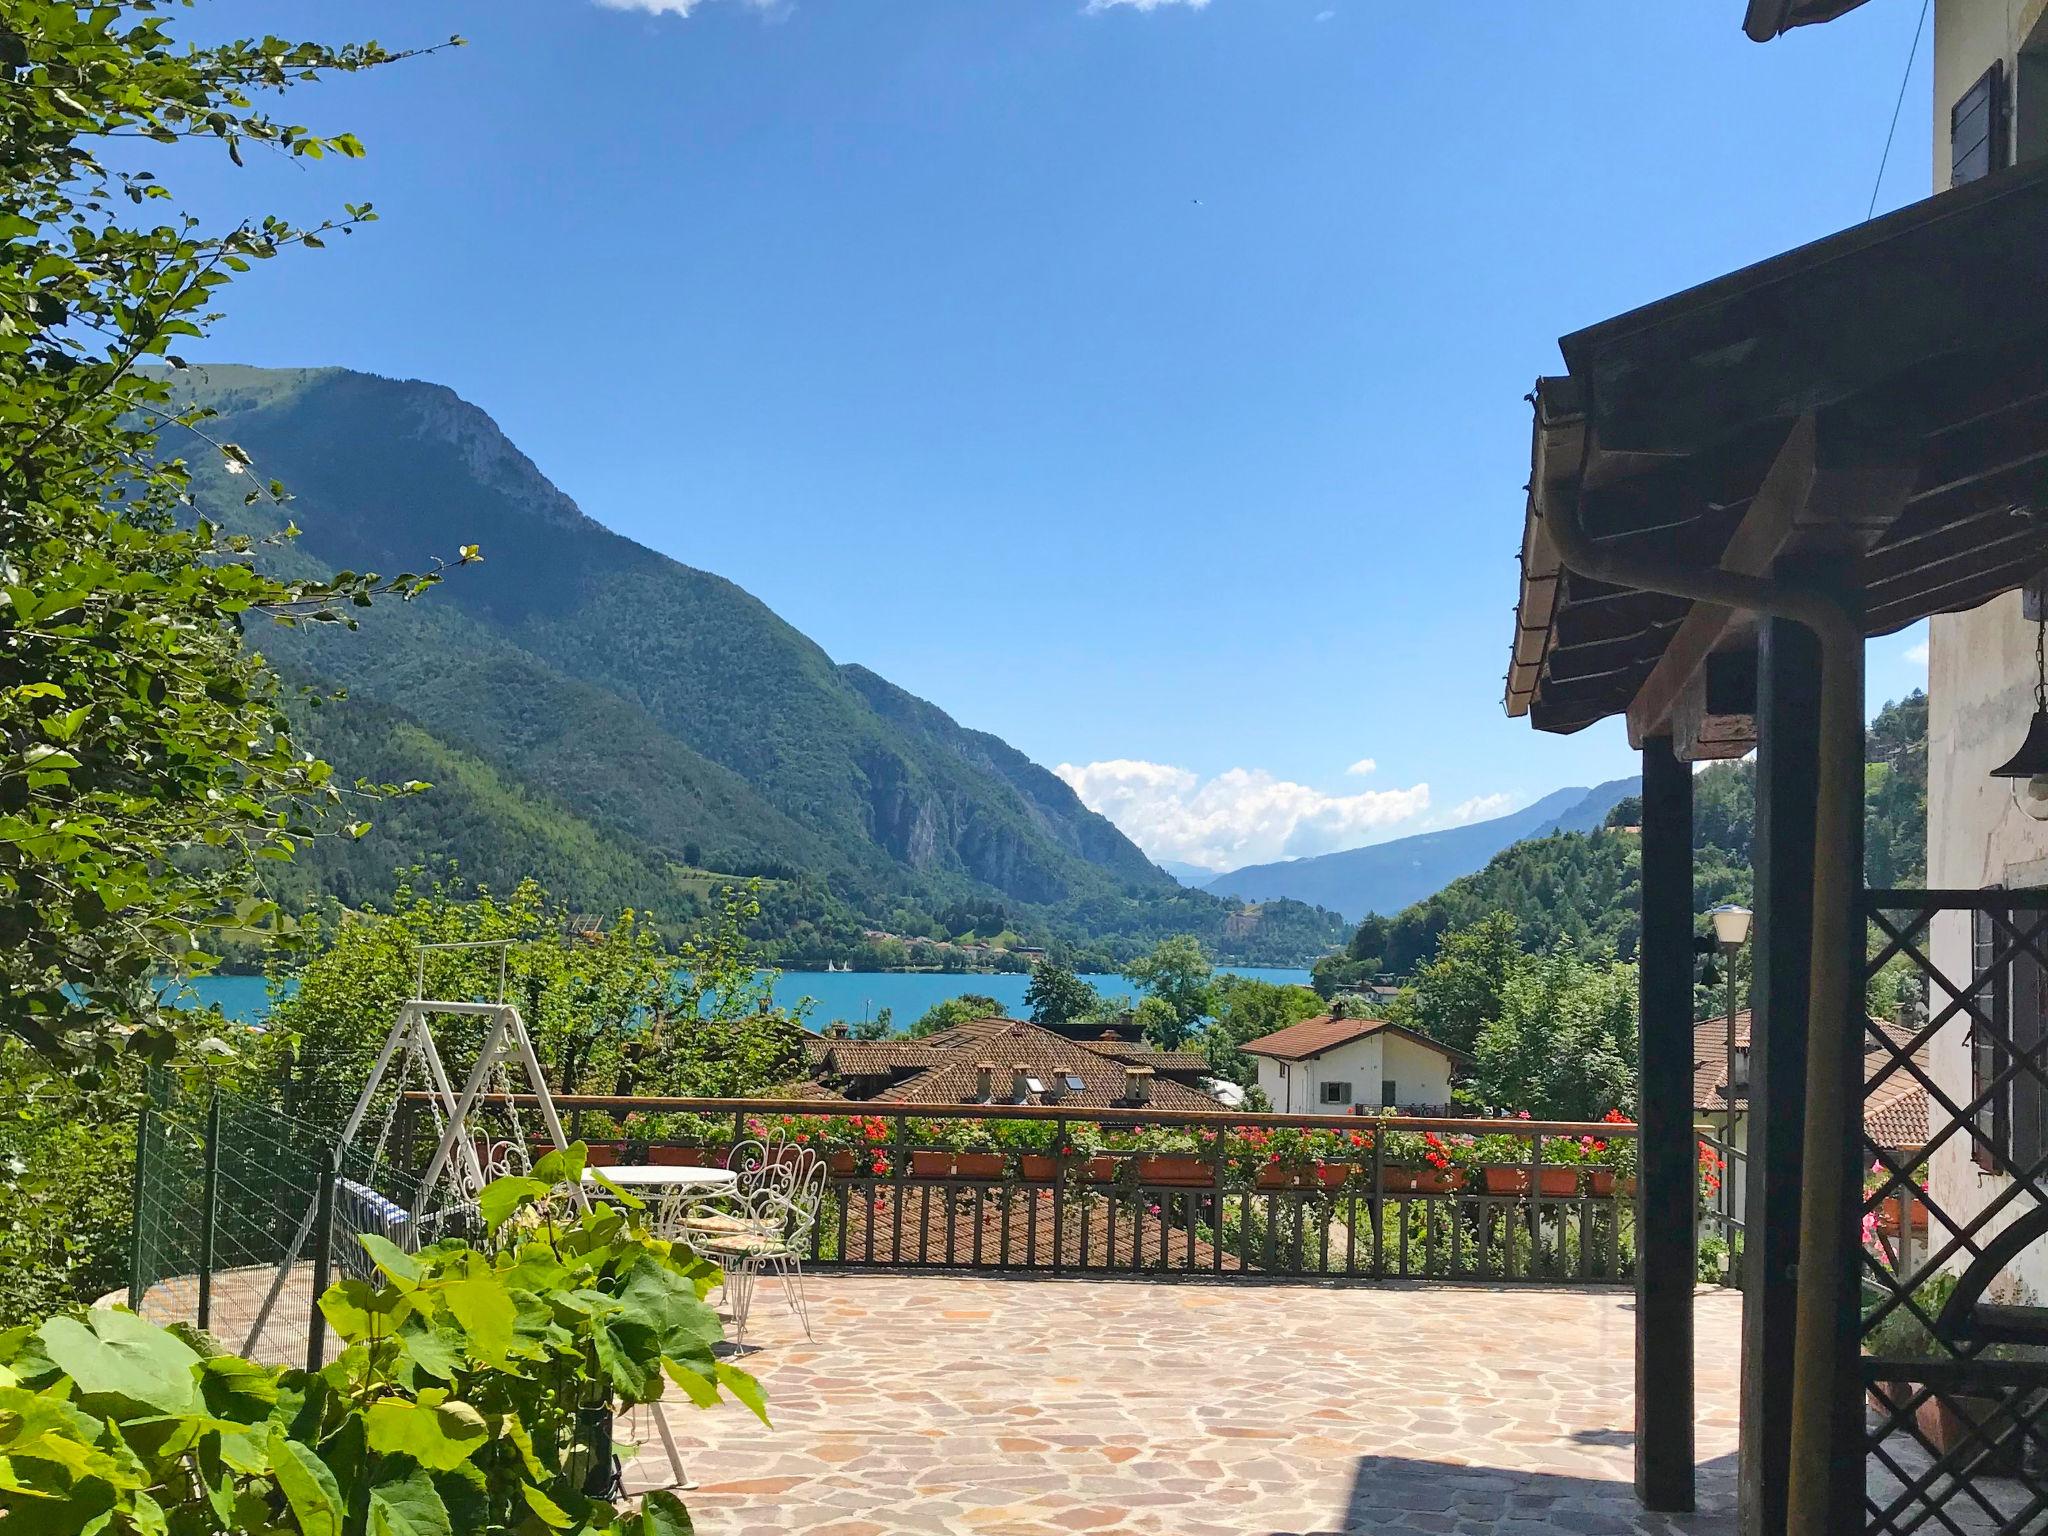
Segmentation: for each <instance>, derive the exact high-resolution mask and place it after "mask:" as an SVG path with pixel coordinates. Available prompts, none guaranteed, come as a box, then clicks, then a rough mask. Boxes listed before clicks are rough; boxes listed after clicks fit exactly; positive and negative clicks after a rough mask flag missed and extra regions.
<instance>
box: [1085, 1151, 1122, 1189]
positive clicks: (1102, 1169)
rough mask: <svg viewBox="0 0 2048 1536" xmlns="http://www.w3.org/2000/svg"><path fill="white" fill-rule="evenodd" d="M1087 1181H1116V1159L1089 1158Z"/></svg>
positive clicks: (1101, 1182)
mask: <svg viewBox="0 0 2048 1536" xmlns="http://www.w3.org/2000/svg"><path fill="white" fill-rule="evenodd" d="M1088 1182H1089V1183H1091V1184H1114V1183H1115V1182H1116V1159H1115V1158H1113V1157H1091V1158H1089V1159H1088Z"/></svg>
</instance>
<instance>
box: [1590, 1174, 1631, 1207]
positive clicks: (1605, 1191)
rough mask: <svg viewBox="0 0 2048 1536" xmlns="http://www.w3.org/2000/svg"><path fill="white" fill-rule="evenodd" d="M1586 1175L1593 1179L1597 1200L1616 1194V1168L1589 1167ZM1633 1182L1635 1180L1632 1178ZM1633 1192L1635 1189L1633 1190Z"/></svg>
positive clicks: (1594, 1194)
mask: <svg viewBox="0 0 2048 1536" xmlns="http://www.w3.org/2000/svg"><path fill="white" fill-rule="evenodd" d="M1586 1177H1587V1178H1588V1179H1590V1180H1591V1181H1592V1192H1593V1198H1594V1199H1595V1200H1606V1199H1608V1198H1610V1197H1611V1196H1612V1195H1613V1194H1614V1170H1613V1169H1612V1168H1588V1169H1587V1170H1586ZM1630 1182H1631V1183H1633V1182H1634V1181H1633V1180H1631V1181H1630ZM1630 1192H1631V1193H1633V1192H1634V1191H1633V1190H1631V1191H1630Z"/></svg>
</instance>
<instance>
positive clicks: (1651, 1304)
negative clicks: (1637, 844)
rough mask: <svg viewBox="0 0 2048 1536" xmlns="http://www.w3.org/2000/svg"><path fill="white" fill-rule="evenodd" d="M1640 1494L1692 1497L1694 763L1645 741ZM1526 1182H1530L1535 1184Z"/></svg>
mask: <svg viewBox="0 0 2048 1536" xmlns="http://www.w3.org/2000/svg"><path fill="white" fill-rule="evenodd" d="M1642 861H1643V876H1642V892H1643V896H1642V900H1643V937H1642V945H1641V948H1640V950H1639V952H1638V955H1637V959H1638V961H1639V967H1638V975H1639V978H1640V979H1639V986H1640V1012H1641V1025H1640V1033H1639V1037H1638V1049H1639V1051H1640V1053H1641V1067H1640V1070H1639V1074H1638V1083H1639V1086H1638V1092H1639V1096H1640V1100H1641V1105H1640V1109H1639V1110H1638V1113H1637V1120H1638V1122H1639V1124H1640V1126H1641V1131H1640V1142H1639V1156H1638V1162H1639V1165H1640V1166H1639V1172H1638V1175H1637V1179H1636V1199H1637V1201H1638V1202H1639V1203H1638V1205H1637V1209H1636V1497H1637V1498H1639V1499H1641V1500H1642V1503H1643V1507H1644V1508H1646V1509H1653V1510H1662V1511H1683V1510H1689V1509H1691V1508H1692V1507H1693V1315H1692V1301H1693V1283H1694V1281H1695V1279H1696V1278H1697V1275H1698V1269H1699V1250H1698V1247H1697V1246H1696V1244H1695V1242H1694V1240H1693V1206H1694V1204H1695V1193H1694V1178H1695V1161H1694V1152H1693V1130H1692V981H1693V909H1692V908H1693V901H1692V766H1691V764H1689V763H1684V762H1681V761H1679V759H1678V756H1677V754H1676V753H1675V752H1674V751H1673V749H1672V745H1671V738H1670V737H1669V736H1657V737H1652V738H1650V739H1649V740H1648V741H1646V742H1644V744H1643V835H1642ZM1532 1193H1533V1191H1532Z"/></svg>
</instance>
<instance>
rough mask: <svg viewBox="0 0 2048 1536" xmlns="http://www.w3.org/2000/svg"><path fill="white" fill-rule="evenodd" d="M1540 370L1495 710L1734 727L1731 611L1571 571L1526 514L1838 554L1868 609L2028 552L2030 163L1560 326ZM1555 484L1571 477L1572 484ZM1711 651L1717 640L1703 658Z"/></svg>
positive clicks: (2046, 465)
mask: <svg viewBox="0 0 2048 1536" xmlns="http://www.w3.org/2000/svg"><path fill="white" fill-rule="evenodd" d="M1559 347H1560V349H1561V350H1562V352H1563V354H1564V358H1565V362H1566V365H1567V367H1568V369H1569V370H1570V371H1569V373H1568V374H1566V375H1564V376H1561V377H1554V378H1545V379H1542V380H1539V381H1538V383H1537V386H1536V390H1535V392H1534V394H1533V395H1532V397H1531V398H1532V401H1533V403H1534V406H1535V421H1534V436H1533V441H1532V447H1531V455H1530V480H1529V487H1528V502H1527V508H1526V513H1525V517H1524V521H1523V530H1522V549H1521V564H1522V580H1521V592H1520V599H1519V602H1518V604H1517V609H1516V624H1515V634H1514V642H1513V647H1512V654H1511V658H1510V663H1509V669H1508V677H1507V709H1508V713H1509V714H1511V715H1527V716H1529V717H1530V719H1531V721H1532V723H1533V724H1535V725H1536V726H1537V727H1538V728H1539V729H1542V730H1549V731H1575V730H1579V729H1581V728H1582V727H1584V726H1587V725H1590V724H1592V723H1593V722H1595V721H1597V720H1601V719H1605V718H1608V717H1610V716H1613V715H1618V714H1627V715H1628V716H1629V724H1630V731H1631V735H1632V737H1634V738H1635V739H1636V740H1638V741H1640V740H1641V739H1642V737H1644V736H1646V735H1652V734H1661V733H1664V732H1666V731H1670V732H1672V733H1673V734H1675V735H1677V736H1678V737H1679V738H1680V747H1681V751H1682V752H1683V753H1684V755H1686V756H1689V757H1714V756H1733V755H1739V754H1740V753H1741V752H1743V751H1747V750H1748V748H1749V746H1750V745H1752V744H1753V740H1754V733H1753V728H1752V727H1751V726H1750V725H1749V723H1748V710H1749V709H1750V708H1752V707H1753V705H1751V704H1750V702H1749V700H1750V697H1751V695H1752V694H1753V689H1754V673H1753V669H1750V668H1748V667H1747V666H1746V664H1745V658H1746V657H1747V655H1748V649H1749V640H1748V634H1749V631H1750V629H1751V628H1752V621H1751V620H1750V618H1749V617H1748V616H1747V615H1744V614H1740V613H1732V612H1727V611H1723V610H1718V609H1714V608H1712V607H1711V606H1710V605H1705V604H1695V603H1691V602H1688V601H1687V600H1685V599H1683V598H1675V597H1669V596H1666V595H1663V594H1659V593H1652V592H1641V591H1636V590H1633V589H1630V588H1624V587H1615V586H1609V585H1606V584H1603V583H1600V582H1596V581H1592V580H1590V579H1585V578H1575V577H1574V576H1573V575H1572V574H1571V573H1570V572H1568V571H1565V570H1563V569H1562V566H1561V562H1560V561H1559V559H1558V556H1557V552H1556V550H1555V548H1554V547H1553V546H1552V544H1551V542H1550V540H1549V538H1548V537H1547V535H1546V533H1545V521H1544V520H1545V514H1546V511H1547V509H1548V508H1550V507H1553V506H1560V505H1576V506H1577V508H1578V509H1579V512H1580V516H1581V519H1582V521H1583V523H1584V526H1585V528H1586V531H1587V532H1588V534H1589V535H1590V536H1591V537H1593V538H1594V539H1595V540H1597V541H1600V542H1602V543H1612V544H1613V545H1614V546H1615V547H1616V548H1618V549H1621V550H1635V551H1639V552H1646V553H1653V554H1655V555H1656V556H1657V557H1658V558H1659V559H1661V560H1666V561H1669V560H1671V559H1673V558H1677V559H1680V560H1683V561H1685V562H1687V563H1692V564H1696V565H1697V566H1699V567H1700V568H1702V569H1710V568H1715V567H1719V568H1721V569H1725V570H1739V571H1743V572H1745V573H1746V574H1749V575H1755V576H1771V575H1774V574H1780V573H1781V572H1782V571H1783V570H1785V569H1788V568H1789V567H1790V564H1791V562H1793V561H1796V560H1798V559H1800V558H1803V557H1808V556H1812V555H1815V554H1823V553H1825V554H1829V555H1832V556H1837V557H1840V556H1846V557H1847V558H1848V560H1849V563H1850V565H1851V567H1852V568H1853V569H1854V571H1855V572H1856V573H1857V578H1858V579H1859V580H1860V583H1861V588H1862V603H1863V611H1864V617H1865V628H1866V630H1867V632H1868V633H1870V634H1883V633H1887V632H1889V631H1891V630H1895V629H1898V628H1900V627H1902V626H1903V625H1906V624H1910V623H1912V622H1913V621H1915V620H1917V619H1921V618H1925V617H1927V616H1928V615H1930V614H1934V613H1942V612H1949V611H1954V610H1958V609H1964V608H1971V607H1975V606H1977V605H1978V604H1980V603H1982V602H1984V601H1986V600H1987V599H1988V598H1991V597H1993V596H1995V595H1997V594H1998V593H2000V592H2003V591H2007V590H2009V589H2011V588H2013V587H2016V586H2019V585H2021V584H2022V583H2024V582H2025V581H2026V580H2028V579H2029V578H2030V577H2031V576H2033V575H2034V574H2036V573H2037V572H2038V571H2040V570H2041V569H2042V568H2043V567H2044V566H2048V515H2044V513H2048V160H2042V161H2036V162H2032V163H2030V164H2028V165H2026V166H2023V167H2019V168H2016V169H2012V170H2008V171H2003V172H2000V173H1998V174H1997V175H1994V176H1991V177H1987V178H1985V179H1983V180H1981V181H1977V182H1973V183H1971V184H1969V185H1967V186H1965V187H1961V188H1958V189H1956V190H1955V191H1952V192H1945V193H1942V194H1941V195H1940V196H1938V197H1933V198H1929V199H1927V200H1926V201H1924V202H1921V203H1917V204H1914V205H1912V206H1910V207H1907V208H1904V209H1901V210H1899V211H1898V212H1896V213H1893V214H1889V215H1887V216H1885V217H1884V218H1882V219H1877V220H1874V221H1872V222H1870V223H1867V224H1862V225H1858V226H1857V227H1855V228H1853V229H1850V230H1846V231H1844V232H1842V233H1841V234H1838V235H1833V236H1830V237H1829V238H1827V239H1825V240H1820V241H1816V242H1814V243H1813V244H1811V245H1807V246H1802V247H1800V248H1799V249H1797V250H1794V251H1789V252H1786V253H1785V254H1783V255H1781V256H1776V257H1773V258H1772V259H1770V260H1768V261H1765V262H1760V263H1758V264H1757V265H1755V266H1752V267H1746V268H1743V269H1742V270H1741V271H1738V272H1734V273H1730V274H1729V275H1727V276H1725V277H1721V278H1717V279H1715V280H1714V281H1712V282H1709V283H1704V284H1701V285H1700V286H1699V287H1696V288H1691V289H1688V290H1686V291H1685V292H1682V293H1678V294H1675V295H1673V296H1671V297H1670V298H1667V299H1663V300H1660V301H1658V302H1657V303H1655V304H1650V305H1646V306H1644V307H1643V308H1641V309H1636V310H1632V311H1630V312H1629V313H1627V314H1624V315H1619V316H1616V317H1615V318H1614V319H1611V320H1608V321H1604V322H1602V323H1601V324H1599V325H1594V326H1589V327H1587V328H1585V329H1584V330H1580V331H1576V332H1574V333H1572V334H1571V335H1569V336H1566V337H1563V338H1562V339H1561V340H1560V342H1559ZM1560 498H1570V500H1569V501H1564V500H1561V499H1560ZM1716 658H1719V659H1716Z"/></svg>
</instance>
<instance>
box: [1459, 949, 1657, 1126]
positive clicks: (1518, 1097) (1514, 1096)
mask: <svg viewBox="0 0 2048 1536" xmlns="http://www.w3.org/2000/svg"><path fill="white" fill-rule="evenodd" d="M1473 1056H1474V1066H1473V1074H1472V1090H1473V1093H1474V1095H1475V1096H1476V1097H1477V1098H1478V1099H1479V1100H1480V1102H1481V1103H1482V1104H1485V1105H1486V1106H1488V1107H1489V1108H1494V1109H1508V1110H1526V1111H1527V1112H1528V1113H1529V1114H1531V1115H1533V1116H1535V1117H1536V1118H1537V1119H1539V1120H1598V1119H1599V1118H1601V1117H1602V1116H1603V1115H1605V1114H1606V1113H1607V1112H1608V1111H1609V1110H1613V1109H1621V1110H1626V1111H1631V1112H1632V1111H1633V1109H1634V1105H1635V1060H1636V968H1635V967H1634V966H1633V965H1624V964H1618V963H1597V962H1592V961H1587V960H1583V959H1581V958H1580V957H1579V956H1578V955H1576V954H1574V953H1573V952H1572V951H1571V950H1570V949H1569V948H1560V949H1557V950H1554V951H1552V952H1551V953H1549V954H1545V955H1518V956H1517V957H1516V958H1515V960H1514V962H1513V963H1512V964H1511V965H1510V967H1509V969H1508V973H1507V975H1506V977H1505V979H1504V980H1503V982H1502V985H1501V987H1500V994H1499V1011H1498V1013H1497V1014H1496V1015H1495V1017H1493V1018H1491V1019H1489V1020H1488V1021H1487V1022H1486V1023H1485V1024H1484V1025H1483V1026H1482V1027H1481V1029H1480V1031H1479V1038H1478V1040H1477V1042H1476V1045H1475V1048H1474V1050H1473Z"/></svg>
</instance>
